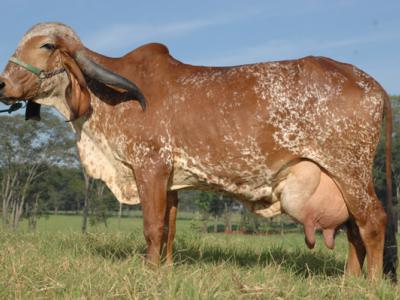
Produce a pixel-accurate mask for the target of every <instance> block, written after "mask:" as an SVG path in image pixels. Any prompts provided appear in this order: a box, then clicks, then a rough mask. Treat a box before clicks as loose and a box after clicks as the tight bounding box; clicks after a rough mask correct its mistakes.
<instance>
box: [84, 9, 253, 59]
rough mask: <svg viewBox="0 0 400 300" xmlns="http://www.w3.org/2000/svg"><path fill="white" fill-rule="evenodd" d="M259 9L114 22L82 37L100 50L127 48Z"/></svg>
mask: <svg viewBox="0 0 400 300" xmlns="http://www.w3.org/2000/svg"><path fill="white" fill-rule="evenodd" d="M258 13H260V11H255V10H247V11H245V12H241V13H240V14H225V15H224V16H214V17H210V18H206V19H195V20H187V21H180V22H172V23H167V24H114V25H111V26H108V27H107V28H103V29H100V30H99V31H97V32H95V33H93V34H91V35H90V36H88V37H86V38H83V40H84V41H85V44H87V45H88V47H89V48H92V49H94V50H96V51H100V52H111V51H115V50H121V49H124V48H128V47H130V46H132V45H134V44H135V43H138V42H140V41H144V40H146V41H151V40H154V41H156V40H160V39H165V38H170V37H174V36H179V35H182V34H187V33H189V32H194V31H196V30H200V29H204V28H207V27H211V26H217V25H221V24H227V23H231V22H234V21H237V20H239V19H242V18H247V17H250V16H253V15H255V14H258Z"/></svg>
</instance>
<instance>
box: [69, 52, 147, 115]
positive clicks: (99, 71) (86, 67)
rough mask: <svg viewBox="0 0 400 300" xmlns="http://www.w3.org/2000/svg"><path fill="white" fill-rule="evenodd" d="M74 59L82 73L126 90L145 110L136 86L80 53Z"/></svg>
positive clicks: (144, 103)
mask: <svg viewBox="0 0 400 300" xmlns="http://www.w3.org/2000/svg"><path fill="white" fill-rule="evenodd" d="M75 59H76V61H77V63H78V64H79V66H80V67H81V69H82V71H83V72H84V73H85V74H86V75H87V76H89V77H90V78H93V79H95V80H97V81H99V82H101V83H104V84H108V85H112V86H115V87H118V88H121V89H124V90H126V91H127V92H128V93H130V94H132V97H134V98H135V99H136V100H139V102H140V106H141V107H142V109H143V110H145V109H146V99H145V97H144V95H143V93H142V92H141V91H140V90H139V88H138V87H137V86H136V84H134V83H133V82H131V81H129V80H128V79H126V78H124V77H122V76H120V75H118V74H116V73H114V72H113V71H110V70H108V69H106V68H104V67H103V66H101V65H100V64H98V63H96V62H94V61H93V60H91V59H90V58H88V57H86V56H85V55H84V54H83V53H82V52H78V53H77V54H76V55H75Z"/></svg>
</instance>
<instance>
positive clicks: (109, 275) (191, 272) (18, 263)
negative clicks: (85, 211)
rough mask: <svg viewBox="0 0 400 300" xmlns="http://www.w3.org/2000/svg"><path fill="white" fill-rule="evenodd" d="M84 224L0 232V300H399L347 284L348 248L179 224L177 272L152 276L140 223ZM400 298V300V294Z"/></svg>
mask: <svg viewBox="0 0 400 300" xmlns="http://www.w3.org/2000/svg"><path fill="white" fill-rule="evenodd" d="M80 226H81V218H80V217H76V216H51V217H50V218H49V219H47V220H46V219H42V220H40V221H39V223H38V228H37V231H36V232H35V233H32V232H29V231H27V230H25V229H24V228H25V227H26V226H25V225H24V224H22V226H21V228H20V229H19V230H18V231H17V232H10V231H7V230H2V231H0V245H1V247H0V298H1V299H37V298H41V299H43V298H44V299H398V298H400V288H399V287H397V286H392V285H391V284H390V283H389V282H387V281H384V280H382V281H380V282H377V283H374V284H372V283H370V282H368V281H367V280H366V279H365V278H345V277H344V276H343V269H344V263H345V258H346V253H347V243H346V239H345V235H344V234H340V235H339V236H338V237H337V245H336V248H335V250H334V251H330V250H327V249H325V248H324V247H323V242H322V240H321V238H320V237H319V239H318V241H317V246H316V249H314V250H312V251H310V250H308V249H307V248H306V246H305V245H304V237H303V235H302V234H296V233H291V234H286V235H284V236H280V235H270V236H248V235H234V234H233V235H226V234H201V233H198V232H194V231H193V230H191V229H190V228H191V222H190V221H188V220H179V221H178V234H177V238H176V243H175V265H174V266H173V267H166V266H164V267H161V268H160V269H158V270H152V269H149V268H148V267H147V266H146V264H145V262H144V253H145V248H146V247H145V242H144V238H143V236H142V224H141V220H140V219H122V221H121V222H120V224H119V223H118V221H117V219H110V221H109V226H108V228H105V227H104V226H102V225H101V226H100V225H99V226H97V227H90V228H89V229H90V233H89V234H86V235H82V234H81V233H80ZM398 295H399V296H398Z"/></svg>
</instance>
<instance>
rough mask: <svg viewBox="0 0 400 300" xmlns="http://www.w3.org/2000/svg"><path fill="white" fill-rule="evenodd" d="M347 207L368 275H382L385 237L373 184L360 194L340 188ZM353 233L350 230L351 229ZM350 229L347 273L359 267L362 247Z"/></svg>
mask: <svg viewBox="0 0 400 300" xmlns="http://www.w3.org/2000/svg"><path fill="white" fill-rule="evenodd" d="M343 192H344V194H345V199H346V204H347V208H348V209H349V211H350V213H351V215H352V218H353V219H354V221H355V222H356V224H357V226H358V228H359V235H360V237H361V240H362V242H363V243H364V247H365V252H366V257H367V263H368V266H367V267H368V268H367V270H368V277H369V278H370V279H377V278H379V277H381V276H382V266H383V248H384V240H385V227H386V213H385V211H384V209H383V207H382V205H381V203H380V202H379V200H378V197H377V196H376V194H375V191H374V187H373V184H372V183H370V184H369V186H368V190H367V191H365V192H364V193H362V191H360V190H359V191H358V193H357V197H355V196H353V195H352V194H350V193H347V191H346V190H345V189H344V190H343ZM353 233H354V232H353ZM353 233H352V232H350V239H349V242H350V251H349V259H348V260H349V263H350V264H351V265H349V267H348V269H347V270H348V272H349V273H352V272H354V273H359V272H360V271H359V270H358V269H360V270H361V266H362V260H363V259H362V256H363V250H362V248H361V246H360V245H359V244H358V243H359V241H357V236H356V235H352V234H353ZM356 256H357V257H356Z"/></svg>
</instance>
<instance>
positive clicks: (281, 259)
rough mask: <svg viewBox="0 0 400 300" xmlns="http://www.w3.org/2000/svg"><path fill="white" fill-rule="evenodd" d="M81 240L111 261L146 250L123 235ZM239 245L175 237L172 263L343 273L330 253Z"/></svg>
mask: <svg viewBox="0 0 400 300" xmlns="http://www.w3.org/2000/svg"><path fill="white" fill-rule="evenodd" d="M85 241H86V247H87V248H89V249H90V253H92V254H94V255H99V256H102V257H103V258H105V259H111V260H114V261H115V260H126V259H131V258H132V257H133V256H134V255H141V256H145V253H146V245H145V243H144V241H143V240H137V239H134V238H132V237H129V236H126V237H123V238H121V237H119V238H112V237H111V238H110V237H108V238H97V237H96V236H93V237H87V238H86V239H85ZM242 246H243V244H240V243H238V247H235V246H232V245H231V246H229V247H224V246H223V245H220V244H207V245H205V244H204V243H202V242H201V239H190V238H189V239H186V238H178V239H177V240H176V243H175V249H174V253H175V255H174V262H175V264H176V265H195V264H201V263H203V264H204V263H205V264H219V263H223V264H227V265H232V266H239V267H243V268H251V267H255V266H261V267H265V266H277V267H279V268H281V269H283V270H284V271H288V272H291V273H294V274H296V275H298V276H302V277H308V276H309V275H324V276H333V277H335V276H342V275H343V270H344V261H342V260H337V259H336V258H335V257H334V255H333V254H331V255H330V254H327V253H324V252H321V251H309V250H308V249H300V248H298V249H294V250H287V249H285V248H284V247H281V246H265V248H263V249H262V250H261V251H260V250H259V249H257V248H251V247H246V245H244V247H242ZM256 250H257V251H256Z"/></svg>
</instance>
